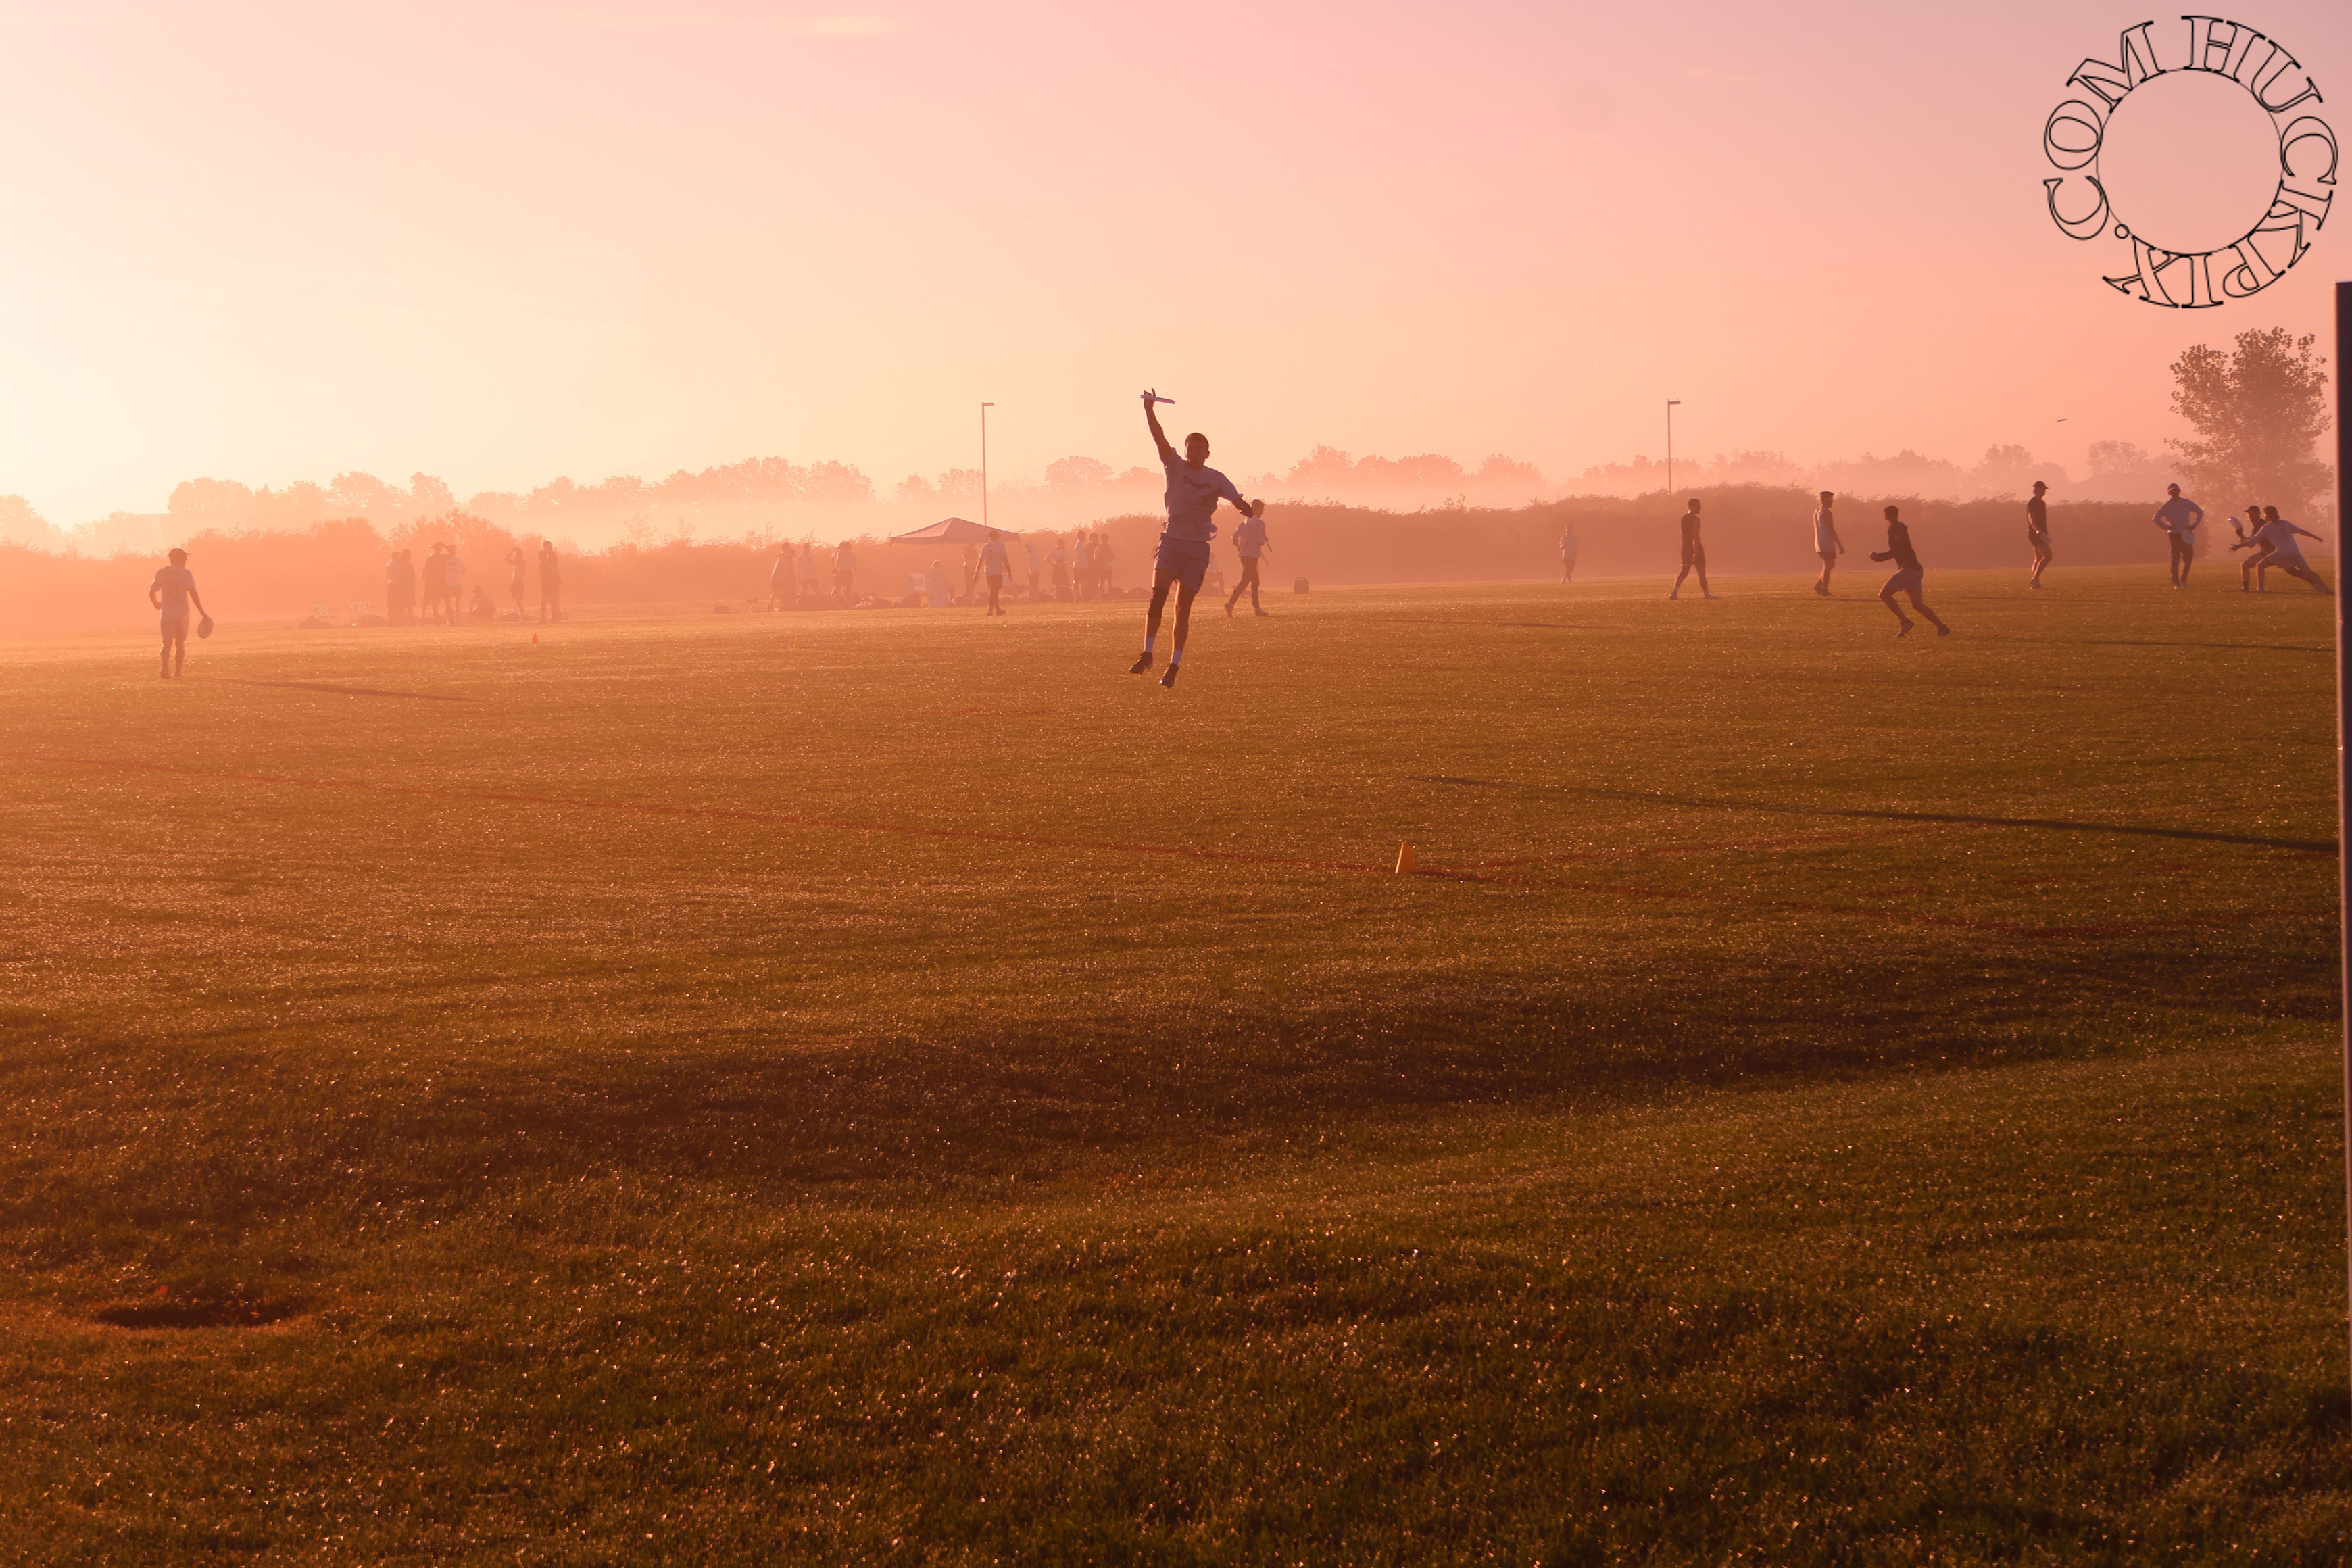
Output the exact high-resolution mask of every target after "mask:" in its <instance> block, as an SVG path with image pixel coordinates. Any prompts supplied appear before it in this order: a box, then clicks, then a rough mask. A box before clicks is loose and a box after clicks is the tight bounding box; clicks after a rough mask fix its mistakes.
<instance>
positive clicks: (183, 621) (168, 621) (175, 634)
mask: <svg viewBox="0 0 2352 1568" xmlns="http://www.w3.org/2000/svg"><path fill="white" fill-rule="evenodd" d="M163 640H164V641H165V642H185V641H187V640H188V617H187V616H164V617H163Z"/></svg>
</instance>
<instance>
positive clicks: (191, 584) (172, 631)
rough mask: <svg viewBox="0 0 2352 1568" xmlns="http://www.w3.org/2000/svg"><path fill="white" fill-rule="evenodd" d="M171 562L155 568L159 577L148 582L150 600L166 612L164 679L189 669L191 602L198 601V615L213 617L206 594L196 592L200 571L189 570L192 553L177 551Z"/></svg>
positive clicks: (164, 615) (164, 619)
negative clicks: (197, 572) (189, 612)
mask: <svg viewBox="0 0 2352 1568" xmlns="http://www.w3.org/2000/svg"><path fill="white" fill-rule="evenodd" d="M191 601H194V604H195V606H196V614H198V615H200V616H205V618H206V619H210V618H211V616H212V612H211V611H210V610H207V609H205V596H204V595H202V594H199V593H197V592H196V574H194V573H193V572H191V571H189V570H188V552H186V551H184V550H174V551H173V552H172V553H171V564H170V565H168V566H159V567H157V568H156V569H155V580H154V581H153V582H152V583H150V584H147V602H148V603H149V604H151V605H154V606H155V608H157V609H158V610H160V611H162V612H163V679H166V680H169V679H172V678H173V676H175V675H181V674H184V673H185V672H186V670H187V668H188V605H189V603H190V602H191Z"/></svg>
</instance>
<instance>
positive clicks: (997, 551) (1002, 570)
mask: <svg viewBox="0 0 2352 1568" xmlns="http://www.w3.org/2000/svg"><path fill="white" fill-rule="evenodd" d="M980 569H981V571H982V572H983V573H985V574H987V575H988V613H989V614H990V615H992V616H1001V615H1003V613H1004V606H1003V605H1001V604H999V603H998V602H997V599H998V596H999V595H1002V594H1003V592H1004V580H1005V579H1006V578H1007V577H1010V576H1012V575H1013V563H1012V562H1011V561H1010V560H1008V559H1007V558H1006V556H1005V551H1004V535H1003V534H1002V533H1000V532H998V531H996V530H995V529H990V530H989V531H988V542H987V543H985V544H983V545H982V546H981V547H980Z"/></svg>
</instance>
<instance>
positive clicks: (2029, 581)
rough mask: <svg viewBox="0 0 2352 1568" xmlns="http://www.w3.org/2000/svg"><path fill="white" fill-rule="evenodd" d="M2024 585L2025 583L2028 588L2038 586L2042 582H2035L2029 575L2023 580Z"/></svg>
mask: <svg viewBox="0 0 2352 1568" xmlns="http://www.w3.org/2000/svg"><path fill="white" fill-rule="evenodd" d="M2025 585H2026V586H2027V587H2029V588H2039V587H2040V586H2042V584H2039V583H2037V582H2035V581H2034V580H2033V579H2032V578H2031V577H2028V578H2027V579H2026V580H2025Z"/></svg>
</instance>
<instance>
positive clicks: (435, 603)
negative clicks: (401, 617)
mask: <svg viewBox="0 0 2352 1568" xmlns="http://www.w3.org/2000/svg"><path fill="white" fill-rule="evenodd" d="M441 550H442V547H441V546H440V545H438V544H436V545H434V546H433V547H432V548H431V549H429V550H427V551H426V552H425V621H426V623H427V624H429V625H433V626H438V625H440V623H441V595H443V594H445V593H446V592H447V591H448V586H449V580H448V579H447V578H446V577H445V576H443V575H442V574H441V568H442V566H443V564H444V562H443V558H442V554H441Z"/></svg>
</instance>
